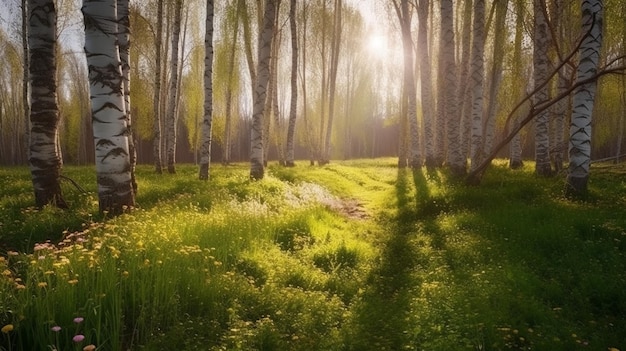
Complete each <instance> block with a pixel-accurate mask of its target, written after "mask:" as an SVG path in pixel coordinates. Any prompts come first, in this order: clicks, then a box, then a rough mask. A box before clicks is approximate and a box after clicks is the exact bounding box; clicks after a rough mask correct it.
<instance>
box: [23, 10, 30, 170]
mask: <svg viewBox="0 0 626 351" xmlns="http://www.w3.org/2000/svg"><path fill="white" fill-rule="evenodd" d="M28 13H29V11H28V0H22V50H23V51H22V55H23V59H24V69H23V74H24V79H23V81H22V105H24V136H23V138H24V150H25V152H26V159H27V160H28V159H29V158H30V151H29V150H30V101H29V96H30V89H29V87H30V85H29V84H28V81H29V79H30V77H29V74H30V59H29V52H28V26H29V16H28Z"/></svg>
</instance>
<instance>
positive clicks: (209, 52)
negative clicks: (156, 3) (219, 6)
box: [200, 0, 228, 180]
mask: <svg viewBox="0 0 626 351" xmlns="http://www.w3.org/2000/svg"><path fill="white" fill-rule="evenodd" d="M213 18H214V10H213V0H207V1H206V26H205V28H206V33H205V36H204V50H205V53H204V119H203V120H202V146H201V147H200V180H208V179H209V175H210V174H209V171H210V167H211V129H212V125H213ZM227 147H228V146H227Z"/></svg>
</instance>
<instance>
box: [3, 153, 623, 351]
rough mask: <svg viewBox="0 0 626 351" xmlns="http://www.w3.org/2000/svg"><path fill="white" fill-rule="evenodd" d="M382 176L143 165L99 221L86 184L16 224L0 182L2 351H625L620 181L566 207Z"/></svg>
mask: <svg viewBox="0 0 626 351" xmlns="http://www.w3.org/2000/svg"><path fill="white" fill-rule="evenodd" d="M394 164H395V160H391V159H386V160H374V161H372V160H369V161H363V160H361V161H352V162H346V163H341V164H329V165H327V166H325V167H295V168H291V169H286V168H281V167H270V168H269V171H268V176H267V177H266V179H264V180H263V181H260V182H251V181H250V180H249V179H248V176H247V167H245V165H236V166H230V167H218V168H216V169H215V170H214V173H213V174H212V179H211V182H208V183H207V182H200V181H196V180H195V179H196V178H195V175H196V172H197V169H196V168H195V167H191V166H181V167H180V168H179V172H178V173H177V174H176V175H160V176H159V175H156V174H154V173H153V172H152V169H151V167H148V166H141V167H139V168H138V180H139V182H140V184H139V189H140V193H139V197H138V204H139V207H138V208H137V209H135V210H133V211H132V212H131V213H129V214H125V215H122V216H120V217H116V218H101V217H99V216H98V215H96V213H97V211H98V210H97V204H96V203H95V200H94V199H95V197H94V196H93V192H94V191H95V189H94V187H95V184H94V185H89V186H85V184H92V183H95V182H93V179H92V176H91V175H90V172H87V171H86V170H87V169H86V168H84V167H68V168H66V169H65V173H66V175H68V176H70V177H72V178H73V179H75V180H76V181H77V182H78V183H79V184H83V186H85V188H86V190H87V191H88V193H87V194H83V193H81V192H78V191H76V190H74V189H73V188H71V187H68V188H65V189H64V190H65V194H66V197H67V199H68V201H70V203H71V206H72V208H73V209H72V210H70V211H66V212H62V211H59V210H56V209H53V208H45V209H43V210H34V209H32V208H29V207H28V206H29V204H30V203H31V202H32V201H33V200H32V197H33V195H32V194H31V193H30V186H31V185H30V182H29V181H28V179H29V176H28V171H27V170H26V169H24V168H13V169H3V170H0V180H1V181H2V183H3V184H7V186H5V187H3V189H2V195H3V196H2V197H1V199H2V200H0V206H1V208H2V211H0V216H2V217H1V219H0V222H1V223H2V225H1V226H0V243H1V244H0V247H2V248H3V251H2V255H1V256H0V274H1V275H0V326H5V325H11V326H13V330H11V331H8V329H6V330H7V333H4V332H3V333H2V334H0V348H4V349H8V348H9V347H10V348H11V349H13V350H35V349H47V348H48V347H49V346H54V347H57V348H58V349H71V348H72V347H74V345H73V344H74V343H73V342H72V341H71V339H72V337H73V336H74V335H76V334H77V333H80V334H81V335H84V337H85V340H84V341H82V342H81V343H80V348H82V347H83V346H85V345H88V344H94V345H96V346H98V348H99V349H106V350H126V349H143V350H172V349H176V350H197V349H203V350H402V349H425V350H450V349H455V350H457V349H458V350H464V349H467V350H505V349H514V350H527V349H538V350H584V349H590V350H606V349H609V348H617V349H624V348H625V346H626V345H624V344H623V340H625V339H626V334H625V333H624V330H626V323H625V318H624V316H625V315H626V292H625V291H624V289H623V287H624V285H626V280H625V278H624V274H623V272H624V270H625V269H626V259H625V258H624V252H625V250H626V244H625V242H626V239H624V235H625V233H626V229H625V228H626V219H624V218H623V216H622V215H621V213H623V207H624V205H625V199H626V178H624V176H625V175H626V169H625V168H624V167H623V166H610V165H594V167H593V169H592V173H593V178H592V179H591V181H590V184H589V186H590V195H589V197H588V199H587V200H586V201H570V200H567V199H565V198H564V197H563V196H562V189H563V184H562V182H563V181H562V180H554V179H545V178H541V177H536V176H535V175H534V173H533V171H534V168H533V166H532V165H530V164H527V165H526V166H525V168H523V169H522V170H518V171H510V170H508V169H507V167H506V162H504V161H495V162H494V165H493V166H492V168H491V169H490V170H489V171H488V172H487V174H486V175H485V178H484V183H483V185H482V186H480V187H466V186H464V185H462V184H457V183H455V182H454V181H453V180H450V177H449V175H448V173H447V172H445V171H435V172H426V171H425V170H415V171H410V170H398V169H397V168H395V167H394ZM64 186H65V185H64ZM355 203H356V204H355ZM355 207H356V210H355ZM76 317H82V318H83V320H82V321H81V322H80V323H75V322H74V321H73V320H74V318H76ZM55 326H59V327H61V329H60V330H58V331H56V332H55V331H53V330H51V328H52V327H55ZM55 330H56V329H55ZM9 345H10V346H9Z"/></svg>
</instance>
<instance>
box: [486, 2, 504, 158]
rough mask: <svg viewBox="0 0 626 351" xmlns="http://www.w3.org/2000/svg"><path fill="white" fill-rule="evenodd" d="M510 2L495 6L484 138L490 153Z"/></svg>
mask: <svg viewBox="0 0 626 351" xmlns="http://www.w3.org/2000/svg"><path fill="white" fill-rule="evenodd" d="M508 3H509V1H508V0H500V1H497V2H496V3H495V4H494V6H495V16H496V17H495V23H494V26H493V28H494V36H495V38H494V45H493V47H494V50H493V61H492V63H491V70H490V74H489V97H488V100H487V106H486V108H487V111H486V112H485V117H486V120H485V126H484V133H483V134H484V137H483V140H484V141H483V150H484V153H485V154H486V153H488V152H489V151H490V150H491V147H492V146H493V139H494V134H495V130H496V116H497V110H498V104H497V102H498V101H497V99H498V91H499V90H500V82H501V80H502V65H503V61H504V50H502V49H497V48H503V47H505V43H506V42H505V40H506V38H507V34H508V31H507V27H506V16H507V8H508Z"/></svg>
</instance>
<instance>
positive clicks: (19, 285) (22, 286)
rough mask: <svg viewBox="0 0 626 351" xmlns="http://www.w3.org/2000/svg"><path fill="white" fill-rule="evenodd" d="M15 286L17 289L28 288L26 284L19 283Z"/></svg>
mask: <svg viewBox="0 0 626 351" xmlns="http://www.w3.org/2000/svg"><path fill="white" fill-rule="evenodd" d="M15 288H16V289H17V290H24V289H26V286H25V285H22V284H17V285H15Z"/></svg>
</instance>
